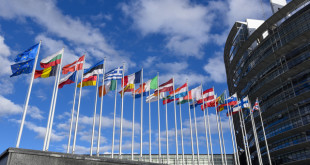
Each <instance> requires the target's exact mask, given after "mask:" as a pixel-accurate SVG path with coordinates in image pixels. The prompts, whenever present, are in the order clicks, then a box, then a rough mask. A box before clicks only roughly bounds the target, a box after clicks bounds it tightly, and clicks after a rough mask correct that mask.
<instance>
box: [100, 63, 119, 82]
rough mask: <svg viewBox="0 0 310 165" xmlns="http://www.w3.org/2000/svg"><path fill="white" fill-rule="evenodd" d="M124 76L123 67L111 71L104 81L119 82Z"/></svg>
mask: <svg viewBox="0 0 310 165" xmlns="http://www.w3.org/2000/svg"><path fill="white" fill-rule="evenodd" d="M122 76H123V66H121V67H118V68H115V69H112V70H110V71H109V72H107V73H106V74H105V77H104V80H105V81H107V80H117V79H121V78H122Z"/></svg>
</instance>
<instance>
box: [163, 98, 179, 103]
mask: <svg viewBox="0 0 310 165" xmlns="http://www.w3.org/2000/svg"><path fill="white" fill-rule="evenodd" d="M178 100H179V98H175V101H178ZM172 101H174V98H173V97H170V96H168V97H165V98H163V105H165V104H168V103H171V102H172Z"/></svg>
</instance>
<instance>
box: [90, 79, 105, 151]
mask: <svg viewBox="0 0 310 165" xmlns="http://www.w3.org/2000/svg"><path fill="white" fill-rule="evenodd" d="M96 82H99V76H98V77H97V80H96ZM98 86H99V83H97V85H96V95H95V103H94V106H95V107H94V117H93V130H92V134H91V142H90V143H91V144H90V154H89V155H90V156H93V144H94V135H95V125H96V110H97V98H98V90H99V89H98ZM102 88H105V87H104V86H102ZM101 97H103V93H101Z"/></svg>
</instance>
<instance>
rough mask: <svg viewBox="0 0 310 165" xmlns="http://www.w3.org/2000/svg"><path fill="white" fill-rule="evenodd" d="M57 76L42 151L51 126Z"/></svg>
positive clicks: (44, 148) (44, 149)
mask: <svg viewBox="0 0 310 165" xmlns="http://www.w3.org/2000/svg"><path fill="white" fill-rule="evenodd" d="M57 67H58V66H57ZM57 76H58V75H56V76H55V82H54V88H53V94H52V100H51V105H50V110H49V113H48V120H47V126H46V132H45V138H44V145H43V151H46V145H47V139H48V134H49V128H50V124H51V116H52V112H53V105H54V99H55V92H56V84H57Z"/></svg>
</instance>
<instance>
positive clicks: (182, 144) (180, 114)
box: [179, 104, 185, 164]
mask: <svg viewBox="0 0 310 165" xmlns="http://www.w3.org/2000/svg"><path fill="white" fill-rule="evenodd" d="M179 107H180V125H181V126H180V127H181V146H182V164H184V163H185V162H184V159H185V157H184V144H183V124H182V110H181V104H179Z"/></svg>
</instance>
